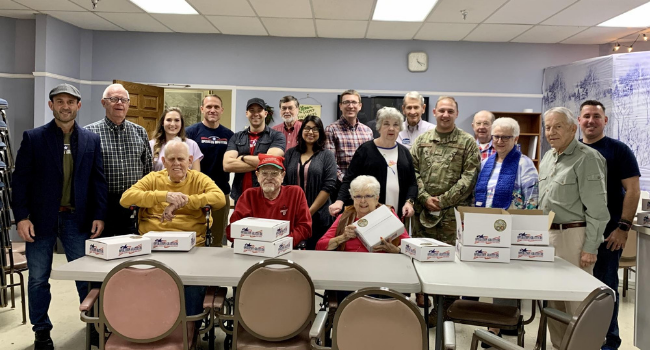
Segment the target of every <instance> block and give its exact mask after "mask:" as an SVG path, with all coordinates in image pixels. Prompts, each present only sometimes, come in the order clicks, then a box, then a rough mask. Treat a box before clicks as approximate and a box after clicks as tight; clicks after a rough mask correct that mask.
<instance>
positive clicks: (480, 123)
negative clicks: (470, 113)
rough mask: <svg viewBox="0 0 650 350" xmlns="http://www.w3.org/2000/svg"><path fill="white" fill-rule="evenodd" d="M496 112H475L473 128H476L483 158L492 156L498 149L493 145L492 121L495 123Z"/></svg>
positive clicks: (477, 140) (476, 137)
mask: <svg viewBox="0 0 650 350" xmlns="http://www.w3.org/2000/svg"><path fill="white" fill-rule="evenodd" d="M494 119H495V118H494V114H492V112H490V111H480V112H477V113H476V114H474V119H473V120H472V129H474V138H475V139H476V144H477V145H478V150H479V151H480V152H481V160H485V159H488V158H490V156H491V155H493V154H495V153H496V152H497V151H496V149H494V146H493V145H492V138H491V137H492V123H494Z"/></svg>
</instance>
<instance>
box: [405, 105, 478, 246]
mask: <svg viewBox="0 0 650 350" xmlns="http://www.w3.org/2000/svg"><path fill="white" fill-rule="evenodd" d="M433 113H434V115H435V117H436V121H437V125H436V127H435V129H433V130H429V131H427V132H426V133H424V134H422V135H420V136H419V137H418V138H417V139H416V140H415V143H414V144H413V147H412V148H411V154H412V155H413V166H414V168H415V177H416V179H417V182H418V203H416V204H417V205H416V211H417V212H418V213H419V214H417V215H416V217H417V218H419V220H414V221H415V225H414V226H415V228H414V230H413V235H414V236H415V237H429V238H433V239H437V240H440V241H443V242H446V243H449V244H452V245H453V244H455V243H456V219H455V216H454V207H457V206H463V205H470V204H471V196H472V192H473V191H474V186H475V185H476V178H477V176H478V172H479V168H480V166H479V165H480V161H479V159H480V155H479V151H478V146H477V145H476V141H474V138H473V137H472V135H470V134H468V133H466V132H464V131H462V130H460V129H459V128H457V127H456V123H455V122H456V118H457V117H458V103H457V102H456V100H455V99H454V98H453V97H449V96H442V97H440V98H439V99H438V102H437V103H436V106H435V108H434V110H433Z"/></svg>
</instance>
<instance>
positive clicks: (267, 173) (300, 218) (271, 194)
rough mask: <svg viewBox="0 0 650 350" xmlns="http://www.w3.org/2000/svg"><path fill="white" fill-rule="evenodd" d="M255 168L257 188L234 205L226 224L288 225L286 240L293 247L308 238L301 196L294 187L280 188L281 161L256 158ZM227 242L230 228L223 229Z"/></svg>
mask: <svg viewBox="0 0 650 350" xmlns="http://www.w3.org/2000/svg"><path fill="white" fill-rule="evenodd" d="M259 159H260V162H259V165H258V166H257V171H256V172H255V175H256V176H257V179H258V181H259V184H260V187H253V188H249V189H247V190H246V191H244V193H242V195H241V197H239V200H238V201H237V204H236V205H235V211H234V212H233V213H232V215H231V216H230V223H233V222H235V221H237V220H239V219H242V218H247V217H254V218H264V219H275V220H286V221H289V222H290V224H289V230H290V233H289V236H291V237H293V245H294V246H296V245H298V243H300V242H301V241H304V240H306V239H307V238H309V237H311V214H310V213H309V206H308V205H307V198H305V192H303V190H302V189H301V188H300V187H299V186H294V185H288V186H282V181H283V180H284V175H285V168H284V157H278V156H273V155H269V154H260V155H259ZM226 234H227V236H228V240H230V241H232V238H230V225H228V227H227V228H226Z"/></svg>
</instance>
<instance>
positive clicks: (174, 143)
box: [163, 136, 190, 156]
mask: <svg viewBox="0 0 650 350" xmlns="http://www.w3.org/2000/svg"><path fill="white" fill-rule="evenodd" d="M179 144H180V145H183V147H185V150H186V151H187V155H188V156H189V155H190V146H188V144H187V143H185V142H183V140H181V138H180V137H178V136H176V137H174V138H173V139H172V140H171V141H169V142H167V143H166V144H165V146H164V147H163V152H165V154H167V149H168V148H170V147H175V146H178V145H179Z"/></svg>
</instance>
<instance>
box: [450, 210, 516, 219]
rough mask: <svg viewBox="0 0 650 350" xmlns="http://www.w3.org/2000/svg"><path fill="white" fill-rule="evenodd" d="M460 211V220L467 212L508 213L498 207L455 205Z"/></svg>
mask: <svg viewBox="0 0 650 350" xmlns="http://www.w3.org/2000/svg"><path fill="white" fill-rule="evenodd" d="M456 209H457V210H458V212H459V213H460V219H461V221H462V220H464V219H465V213H467V214H504V215H510V213H508V211H507V210H505V209H499V208H479V207H456Z"/></svg>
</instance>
